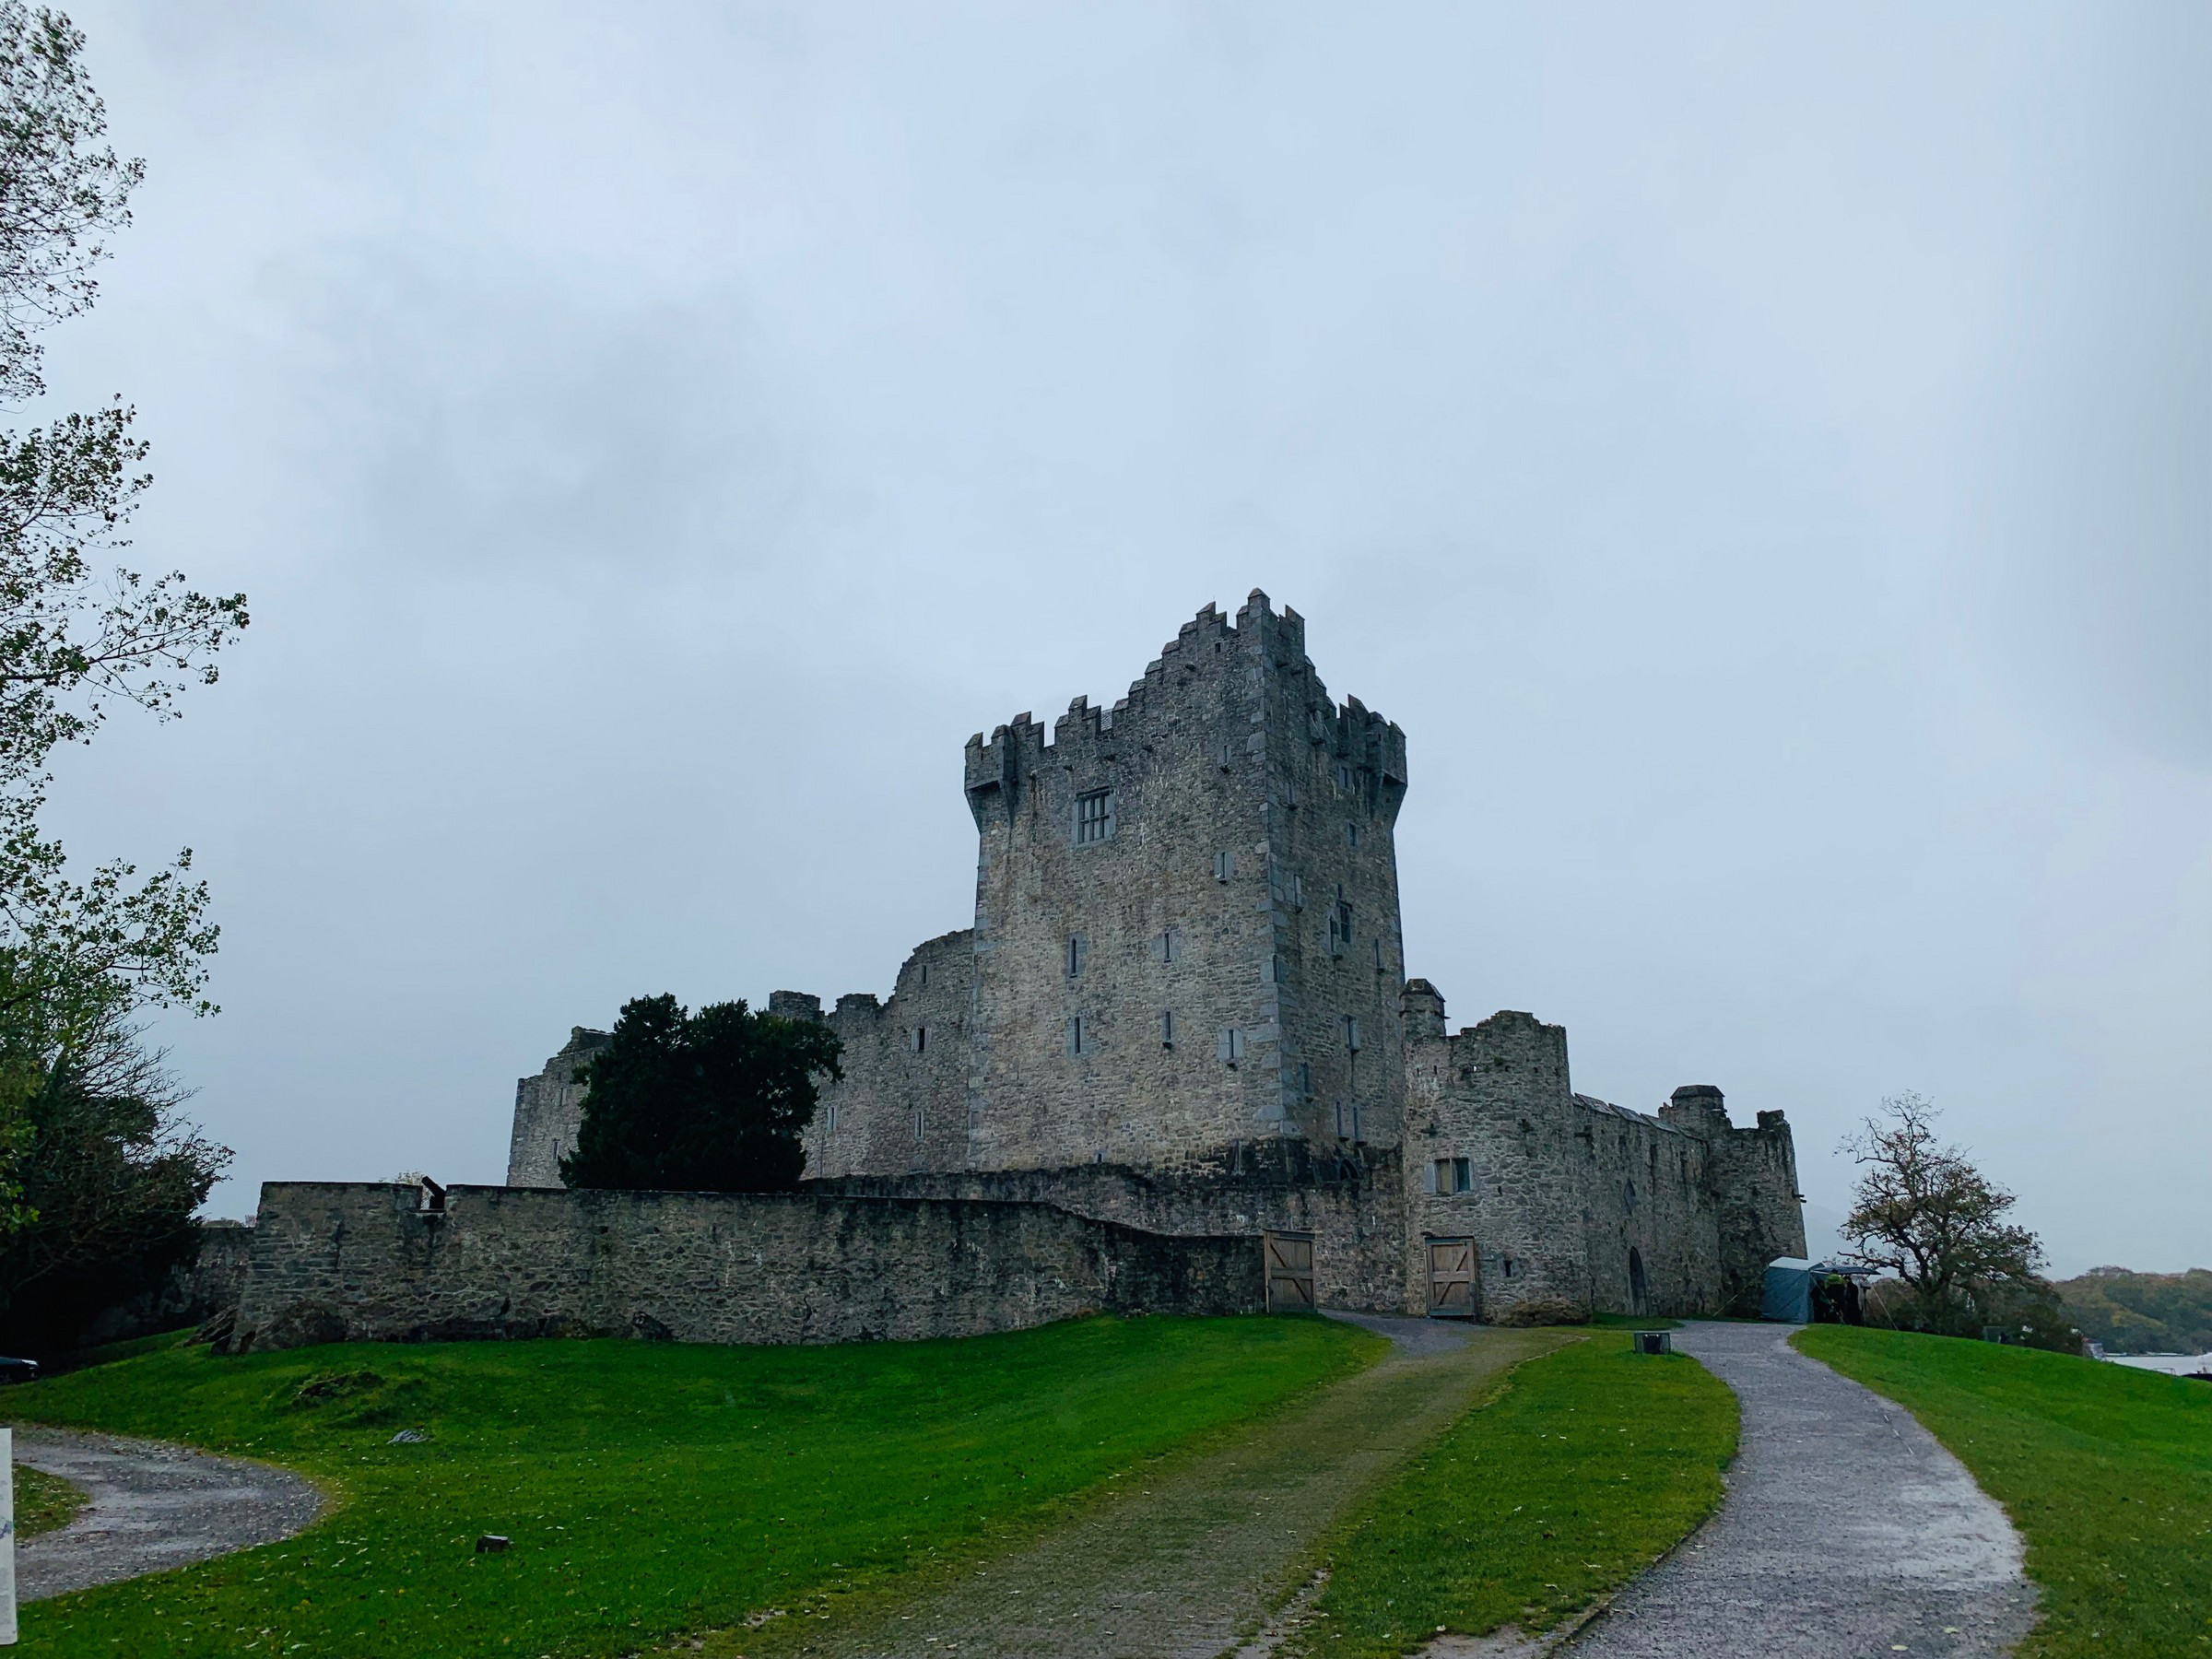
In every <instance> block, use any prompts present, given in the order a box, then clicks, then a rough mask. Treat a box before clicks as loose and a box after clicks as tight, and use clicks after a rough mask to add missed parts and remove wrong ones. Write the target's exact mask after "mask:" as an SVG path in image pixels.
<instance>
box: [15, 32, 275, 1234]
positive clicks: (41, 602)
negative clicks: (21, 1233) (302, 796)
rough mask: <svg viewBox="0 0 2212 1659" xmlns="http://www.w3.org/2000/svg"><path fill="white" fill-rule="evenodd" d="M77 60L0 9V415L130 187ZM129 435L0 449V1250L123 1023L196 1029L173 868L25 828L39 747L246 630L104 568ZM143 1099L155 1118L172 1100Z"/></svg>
mask: <svg viewBox="0 0 2212 1659" xmlns="http://www.w3.org/2000/svg"><path fill="white" fill-rule="evenodd" d="M84 49H85V38H84V35H83V34H82V33H81V32H80V31H79V30H78V29H76V27H75V26H74V25H73V24H71V22H70V21H69V19H68V18H66V17H65V16H63V15H62V14H61V13H59V12H55V11H51V10H48V9H45V8H42V7H41V8H35V9H34V8H31V7H28V6H24V5H23V4H22V3H21V0H0V402H13V403H16V404H18V405H20V404H22V403H24V402H26V401H28V400H30V399H32V398H35V397H37V396H39V395H40V394H42V393H43V392H44V390H45V383H44V381H43V379H42V378H41V361H42V357H43V348H42V347H41V344H40V340H39V335H41V332H42V331H43V330H44V329H46V328H48V327H50V326H52V325H53V324H56V323H60V322H64V321H66V320H67V319H69V318H71V317H74V316H76V315H78V314H79V313H80V312H84V311H86V310H87V309H88V308H89V307H90V306H91V304H92V303H93V301H94V300H95V299H96V298H97V297H98V293H99V284H98V282H97V280H96V279H95V277H94V272H95V270H96V268H97V267H98V266H99V265H100V262H101V261H102V260H104V259H105V258H106V257H107V239H108V238H109V237H110V236H112V234H113V233H114V232H116V231H118V230H121V229H123V228H124V227H125V226H126V225H128V224H129V223H130V209H129V201H130V196H131V193H132V191H133V190H134V189H135V187H136V186H137V184H138V182H139V180H140V179H141V177H142V176H143V173H144V166H143V164H142V163H141V162H138V161H135V160H124V159H121V158H119V157H118V156H117V155H116V154H115V152H114V150H113V148H112V147H110V146H109V145H108V144H106V143H105V142H104V139H105V136H106V132H107V113H106V110H105V107H104V106H103V105H102V103H101V102H100V97H99V94H98V93H97V92H96V91H95V90H94V89H93V87H92V84H91V82H90V80H89V79H88V76H87V75H86V71H85V66H84V61H83V57H84ZM133 418H134V411H133V410H132V409H131V408H129V407H128V406H125V405H124V404H123V403H122V402H121V401H120V400H118V401H116V402H114V403H112V404H109V405H106V406H101V407H99V408H96V409H94V410H92V411H91V412H89V413H84V412H78V413H73V414H65V415H62V416H59V417H57V418H52V419H50V420H48V421H46V422H45V423H43V424H42V425H38V426H34V427H32V428H31V429H29V430H28V431H21V432H18V431H0V1239H4V1238H5V1237H6V1235H7V1233H8V1231H9V1230H12V1229H14V1228H17V1227H19V1226H24V1225H28V1224H29V1222H30V1221H31V1220H32V1219H33V1218H32V1215H31V1212H32V1211H33V1210H35V1209H36V1208H37V1206H36V1205H35V1204H34V1203H33V1202H32V1201H31V1200H30V1198H29V1195H28V1190H27V1184H26V1183H27V1182H28V1181H29V1179H30V1176H31V1172H32V1171H31V1165H30V1163H29V1161H27V1160H32V1159H37V1158H38V1157H39V1152H38V1149H37V1145H36V1139H37V1136H38V1135H39V1134H40V1133H41V1129H40V1124H41V1123H44V1124H48V1125H49V1132H53V1131H52V1127H51V1126H52V1124H53V1123H54V1122H56V1121H58V1120H55V1119H53V1116H52V1113H51V1111H50V1110H49V1109H50V1108H52V1109H53V1110H59V1108H58V1107H56V1106H55V1105H54V1103H55V1102H58V1101H62V1100H71V1099H75V1098H76V1095H77V1093H79V1092H81V1090H82V1089H84V1088H88V1087H92V1085H91V1084H90V1083H89V1082H88V1081H87V1079H88V1078H89V1077H91V1076H93V1075H94V1074H95V1073H96V1072H97V1071H98V1069H99V1067H100V1065H104V1064H106V1062H105V1061H104V1060H96V1059H95V1056H98V1055H102V1054H111V1053H112V1049H113V1045H114V1043H115V1041H116V1034H117V1033H118V1032H119V1031H128V1032H130V1033H131V1037H130V1041H134V1042H135V1041H136V1039H137V1037H138V1036H139V1035H140V1034H141V1028H140V1027H139V1026H138V1025H136V1024H135V1023H134V1021H133V1019H132V1015H133V1013H134V1012H135V1010H138V1009H142V1008H146V1007H152V1006H181V1007H184V1008H187V1009H189V1010H191V1011H192V1012H193V1013H194V1014H207V1013H212V1012H213V1011H214V1006H213V1005H212V1004H211V1003H210V1002H208V1001H207V999H206V995H205V990H206V959H207V957H208V956H209V954H210V953H212V952H213V951H214V949H215V947H216V941H217V930H216V928H215V926H214V924H212V923H211V922H209V920H208V919H207V908H208V895H207V889H206V885H205V884H204V883H201V882H198V881H195V880H194V879H193V877H192V853H191V852H190V850H189V849H187V850H185V851H184V852H182V853H179V854H178V855H177V857H176V858H175V859H174V860H173V861H172V862H171V864H170V865H168V866H167V867H165V868H160V869H157V870H155V871H153V872H151V873H150V874H147V875H141V874H140V873H139V871H138V870H137V869H136V868H135V866H134V865H132V864H131V863H129V862H128V861H126V860H121V859H117V860H111V861H109V862H107V863H104V864H101V865H98V866H97V867H94V868H92V869H90V870H88V871H86V870H81V869H79V868H78V867H77V866H76V865H73V864H72V863H71V861H70V860H69V858H68V857H67V855H66V854H65V852H64V850H63V848H62V846H61V843H60V842H59V841H56V840H55V839H54V838H53V837H52V836H50V835H47V834H46V833H44V832H43V831H42V830H41V827H40V823H39V815H40V811H41V807H42V806H44V805H45V801H46V796H47V791H48V789H49V787H50V786H51V783H52V775H51V771H50V761H51V759H52V757H53V752H54V750H55V749H56V748H57V747H60V746H62V745H64V744H69V743H86V742H89V741H90V740H91V738H92V737H93V736H94V735H96V734H97V733H98V732H99V731H100V727H101V725H102V724H104V722H105V721H106V719H107V718H108V715H109V714H110V713H111V712H112V711H113V710H114V709H116V708H118V707H121V706H124V705H130V706H134V707H135V708H137V709H139V710H142V711H144V712H147V713H148V714H150V715H151V716H153V717H154V718H155V719H157V720H167V719H171V718H173V717H174V716H175V715H176V713H177V712H178V709H177V706H176V705H177V700H178V698H179V696H180V694H181V693H182V691H183V690H184V688H186V687H188V686H190V685H194V684H206V683H210V682H212V681H213V680H214V679H215V677H216V670H215V663H214V658H215V654H216V653H218V651H219V650H220V649H221V648H222V647H223V646H224V645H225V644H226V643H227V642H228V641H229V640H230V639H231V638H232V636H233V635H235V634H236V633H237V631H238V630H239V629H242V628H244V627H245V626H246V621H247V614H246V603H245V598H244V595H242V594H229V595H227V596H222V595H217V596H210V595H208V594H202V593H199V592H197V591H195V590H194V588H193V587H192V586H191V585H190V584H189V582H187V581H186V579H185V577H184V576H183V574H182V572H179V571H171V572H169V573H167V574H163V575H155V576H151V577H149V576H147V575H146V574H145V573H144V572H142V571H138V570H136V569H134V568H132V567H131V566H130V565H129V564H128V563H126V562H125V557H124V556H125V550H126V549H127V548H128V547H129V543H128V541H127V539H126V538H125V537H124V529H125V528H126V527H127V525H128V523H129V520H130V518H131V515H132V512H133V511H134V510H135V507H136V505H137V504H138V502H139V500H140V499H141V498H142V497H143V496H144V494H145V492H146V489H147V486H148V485H149V484H150V482H151V479H150V477H149V476H148V475H147V473H146V472H145V471H144V470H143V469H144V465H145V462H146V458H147V446H146V444H145V443H144V442H143V441H141V440H139V439H138V438H137V437H136V436H135V434H134V432H133V430H132V424H133ZM157 1059H158V1057H157ZM116 1098H117V1099H118V1100H120V1099H122V1098H123V1097H121V1096H118V1097H116ZM146 1098H147V1099H148V1100H156V1101H157V1102H159V1101H163V1100H165V1101H166V1104H160V1103H157V1104H156V1105H155V1106H154V1108H153V1110H154V1114H155V1117H156V1119H157V1120H159V1121H161V1122H164V1123H167V1122H171V1121H172V1120H173V1110H174V1106H175V1103H176V1102H175V1100H174V1098H173V1090H172V1091H170V1092H169V1094H166V1095H165V1094H163V1092H162V1091H160V1090H156V1091H154V1093H153V1094H152V1095H150V1096H147V1097H146ZM41 1102H44V1103H45V1104H43V1105H41ZM42 1113H43V1114H45V1115H41V1114H42ZM116 1133H117V1135H118V1137H119V1138H117V1139H116V1140H115V1142H114V1145H115V1146H116V1147H118V1148H120V1149H121V1155H123V1156H124V1158H125V1161H126V1162H127V1161H129V1160H130V1159H139V1161H140V1163H142V1164H144V1165H145V1167H146V1168H147V1169H148V1170H150V1169H152V1168H153V1163H158V1162H159V1158H160V1157H161V1156H163V1155H161V1154H157V1153H151V1152H147V1147H149V1146H152V1145H155V1144H157V1143H159V1141H160V1139H161V1135H162V1134H163V1133H166V1132H165V1131H154V1132H149V1133H152V1134H153V1140H152V1141H148V1140H147V1138H146V1135H143V1134H141V1133H140V1132H139V1131H138V1130H136V1129H131V1130H128V1131H125V1130H123V1129H118V1130H117V1132H116ZM194 1145H197V1143H196V1141H195V1142H194ZM147 1159H152V1160H153V1163H148V1162H147ZM202 1164H203V1166H204V1167H205V1165H206V1159H205V1158H203V1159H202ZM163 1167H164V1168H166V1167H167V1166H163ZM186 1184H187V1185H190V1184H191V1183H190V1182H187V1183H186ZM203 1190H204V1185H203Z"/></svg>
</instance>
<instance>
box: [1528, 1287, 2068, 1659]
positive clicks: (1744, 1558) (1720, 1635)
mask: <svg viewBox="0 0 2212 1659" xmlns="http://www.w3.org/2000/svg"><path fill="white" fill-rule="evenodd" d="M1789 1335H1790V1332H1789V1330H1788V1329H1787V1328H1786V1327H1783V1326H1777V1325H1748V1324H1702V1325H1691V1326H1688V1328H1686V1329H1684V1330H1682V1331H1679V1332H1677V1334H1676V1337H1675V1343H1676V1346H1677V1347H1680V1348H1683V1349H1685V1350H1687V1351H1688V1352H1689V1353H1691V1354H1694V1355H1695V1356H1697V1358H1698V1359H1700V1360H1701V1361H1703V1363H1704V1364H1705V1366H1706V1368H1707V1369H1708V1370H1710V1371H1712V1372H1713V1374H1714V1375H1716V1376H1717V1377H1719V1378H1720V1379H1721V1381H1722V1382H1725V1383H1727V1384H1728V1386H1729V1387H1730V1388H1732V1389H1734V1390H1735V1395H1736V1398H1737V1400H1738V1401H1739V1402H1741V1404H1742V1406H1743V1425H1744V1426H1743V1439H1742V1442H1741V1445H1740V1447H1739V1449H1738V1451H1737V1453H1736V1460H1735V1466H1734V1467H1732V1468H1731V1469H1730V1470H1729V1472H1728V1488H1727V1496H1726V1497H1725V1498H1724V1499H1723V1500H1722V1501H1721V1508H1720V1510H1719V1512H1717V1513H1715V1514H1714V1516H1713V1517H1712V1520H1710V1521H1708V1522H1707V1523H1706V1524H1705V1525H1704V1526H1703V1527H1701V1528H1700V1530H1699V1531H1698V1532H1696V1533H1695V1534H1693V1535H1691V1536H1690V1538H1689V1540H1688V1543H1686V1544H1685V1545H1684V1546H1683V1547H1681V1548H1680V1549H1678V1550H1677V1551H1676V1552H1675V1554H1673V1555H1672V1556H1670V1557H1668V1558H1667V1559H1666V1560H1665V1561H1663V1562H1662V1563H1661V1564H1660V1565H1659V1566H1657V1567H1654V1568H1653V1570H1652V1571H1650V1572H1648V1573H1646V1574H1645V1575H1644V1576H1643V1577H1642V1578H1641V1579H1639V1580H1637V1582H1636V1583H1633V1584H1631V1585H1630V1586H1629V1587H1628V1588H1627V1589H1626V1590H1624V1591H1622V1592H1621V1594H1620V1596H1619V1598H1618V1600H1616V1601H1615V1603H1614V1604H1613V1606H1612V1609H1611V1611H1610V1612H1608V1613H1607V1614H1606V1616H1605V1617H1604V1618H1602V1619H1601V1620H1599V1621H1598V1622H1597V1623H1596V1624H1594V1625H1593V1626H1592V1627H1591V1628H1590V1630H1589V1631H1588V1633H1587V1634H1585V1635H1584V1636H1583V1638H1582V1640H1581V1641H1576V1642H1573V1643H1571V1645H1570V1646H1569V1647H1568V1648H1567V1650H1566V1652H1567V1653H1569V1654H1571V1655H1572V1659H1737V1656H1738V1655H1741V1656H1743V1659H1752V1656H1754V1655H1756V1656H1757V1659H1841V1656H1845V1655H1851V1656H1856V1655H1860V1654H1869V1655H1880V1656H1882V1659H1887V1656H1888V1655H1889V1654H1891V1653H1918V1654H1944V1655H1949V1656H1953V1659H1967V1656H1969V1655H1971V1656H1972V1659H1983V1656H1985V1655H1996V1654H2003V1653H2010V1652H2011V1651H2012V1649H2013V1646H2014V1644H2015V1643H2017V1642H2018V1641H2019V1640H2020V1638H2021V1637H2022V1636H2024V1635H2026V1634H2027V1632H2028V1627H2029V1625H2030V1622H2032V1619H2033V1615H2034V1608H2035V1597H2034V1593H2033V1591H2032V1590H2031V1589H2030V1586H2029V1584H2028V1583H2027V1580H2026V1579H2025V1578H2024V1577H2023V1576H2022V1575H2021V1572H2020V1541H2019V1538H2018V1535H2017V1534H2015V1533H2014V1531H2013V1529H2012V1524H2011V1523H2010V1522H2009V1521H2008V1520H2006V1516H2005V1512H2004V1511H2003V1510H2002V1509H2000V1508H1999V1507H1998V1506H1997V1504H1996V1503H1995V1501H1994V1500H1992V1499H1991V1498H1989V1497H1988V1496H1987V1495H1986V1494H1984V1493H1983V1490H1982V1488H1980V1487H1978V1486H1976V1485H1975V1484H1974V1480H1973V1477H1972V1476H1971V1475H1969V1474H1968V1473H1967V1472H1966V1468H1965V1466H1964V1465H1961V1464H1960V1463H1959V1460H1958V1459H1957V1458H1955V1457H1953V1456H1952V1455H1951V1454H1950V1453H1948V1452H1947V1451H1945V1450H1944V1449H1943V1447H1942V1446H1941V1445H1939V1444H1938V1443H1937V1442H1936V1441H1935V1436H1933V1435H1932V1434H1930V1433H1929V1432H1928V1431H1927V1430H1924V1429H1923V1428H1922V1427H1921V1426H1920V1425H1919V1424H1918V1423H1917V1422H1915V1421H1914V1420H1913V1418H1912V1415H1911V1414H1910V1413H1909V1412H1907V1411H1906V1410H1905V1409H1904V1408H1903V1407H1902V1406H1896V1405H1893V1404H1891V1403H1890V1402H1889V1401H1888V1400H1885V1399H1884V1398H1882V1397H1881V1396H1880V1395H1879V1394H1874V1393H1872V1392H1870V1391H1869V1390H1867V1389H1865V1388H1862V1387H1860V1386H1859V1384H1857V1383H1856V1382H1851V1381H1849V1380H1848V1379H1847V1378H1844V1377H1841V1376H1838V1375H1837V1374H1836V1373H1835V1372H1834V1371H1830V1370H1829V1369H1828V1367H1826V1366H1825V1365H1822V1364H1820V1363H1818V1361H1817V1360H1812V1359H1806V1358H1805V1357H1804V1356H1803V1355H1802V1354H1800V1353H1798V1352H1797V1351H1796V1350H1795V1349H1794V1348H1793V1347H1790V1346H1789V1340H1788V1339H1789Z"/></svg>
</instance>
